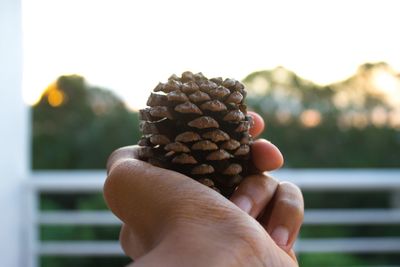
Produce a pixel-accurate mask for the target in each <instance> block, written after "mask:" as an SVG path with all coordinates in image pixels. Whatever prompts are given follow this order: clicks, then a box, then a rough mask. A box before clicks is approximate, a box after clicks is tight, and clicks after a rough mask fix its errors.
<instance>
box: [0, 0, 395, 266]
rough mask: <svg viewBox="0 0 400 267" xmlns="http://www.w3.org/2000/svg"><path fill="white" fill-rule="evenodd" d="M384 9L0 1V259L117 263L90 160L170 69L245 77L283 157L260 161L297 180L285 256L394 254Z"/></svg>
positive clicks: (391, 32)
mask: <svg viewBox="0 0 400 267" xmlns="http://www.w3.org/2000/svg"><path fill="white" fill-rule="evenodd" d="M399 10H400V4H399V3H398V2H397V1H389V0H381V1H377V0H375V1H373V0H368V1H356V0H352V1H311V0H301V1H255V0H254V1H253V0H250V1H201V2H195V1H179V0H169V1H155V0H151V1H141V2H133V1H122V0H117V1H110V0H104V1H91V0H86V1H77V0H70V1H64V0H57V1H50V0H22V1H21V2H19V1H12V0H0V19H1V20H0V22H1V24H0V30H1V31H0V40H2V41H0V43H1V46H0V55H1V57H0V59H2V60H0V70H1V72H0V78H1V80H0V81H1V82H0V84H1V85H0V86H1V87H0V89H1V98H2V100H1V102H0V103H1V105H0V118H1V122H2V125H3V126H2V128H1V130H2V138H1V139H2V140H1V145H2V148H3V149H2V150H3V152H1V153H0V156H1V161H2V165H1V167H2V169H5V170H7V171H6V172H5V173H4V179H3V180H2V182H1V183H0V185H1V187H0V195H1V196H2V199H1V200H2V202H3V203H4V204H2V206H0V207H1V208H3V207H4V209H5V210H6V212H5V213H4V214H3V215H0V216H1V218H2V221H8V222H9V223H8V224H7V223H5V226H4V227H3V231H2V232H0V233H1V234H4V235H5V236H4V237H2V239H1V241H0V249H1V250H2V251H0V255H3V254H4V255H5V256H7V257H8V258H9V259H10V261H9V264H6V265H4V266H6V267H8V266H10V267H12V266H44V267H50V266H55V267H63V266H85V267H86V266H124V265H126V264H127V263H128V262H129V259H128V258H126V257H124V256H123V255H122V252H121V250H120V248H119V245H118V243H117V242H116V241H117V239H118V234H119V222H118V220H117V219H116V218H114V217H113V216H112V215H111V214H110V213H109V212H108V211H107V208H106V205H105V203H104V200H103V198H102V195H101V189H102V184H103V181H104V179H105V176H106V174H105V170H104V167H105V162H106V160H107V157H108V155H109V154H110V153H111V152H112V151H113V150H114V149H116V148H118V147H120V146H125V145H131V144H135V143H136V142H137V141H138V139H139V136H140V134H139V131H138V122H139V120H138V113H137V111H138V110H139V109H140V108H142V107H144V106H145V104H146V99H147V97H148V95H149V94H150V91H151V90H152V89H153V88H154V87H155V86H156V85H157V84H158V82H160V81H161V82H164V81H166V80H167V79H168V77H169V76H170V75H171V74H173V73H176V74H180V73H181V72H183V71H186V70H191V71H193V72H203V73H204V74H205V75H206V76H208V77H211V76H222V77H232V78H235V79H238V80H242V81H243V82H244V83H245V85H246V86H247V88H248V92H249V94H248V98H247V103H248V106H249V108H250V109H251V110H255V111H257V112H259V113H260V114H261V115H262V116H263V117H264V119H265V121H266V122H267V127H266V129H267V130H266V131H265V133H264V134H263V137H264V138H266V139H268V140H270V141H271V142H273V143H274V144H276V145H277V146H278V147H279V148H280V149H281V151H282V153H283V154H284V157H285V166H284V168H283V170H281V171H277V172H275V173H273V174H272V175H275V176H277V177H279V178H280V179H285V180H291V181H293V182H295V183H297V184H298V185H299V186H300V187H302V189H303V192H304V197H305V207H306V218H305V224H304V226H303V228H302V231H301V233H300V240H299V242H298V243H297V245H296V246H297V251H298V255H299V263H300V266H304V267H317V266H381V267H383V266H392V267H393V266H400V38H398V34H396V33H397V31H398V29H397V28H398V25H400V16H399ZM2 36H5V37H6V38H2ZM4 40H5V41H4ZM13 101H14V102H13ZM11 150H12V151H15V153H14V152H10V151H11ZM2 178H3V177H2ZM11 189H12V190H14V191H12V190H11ZM14 202H15V203H14ZM3 216H4V217H3ZM7 218H8V219H9V220H8V219H7ZM12 222H17V223H18V224H20V226H15V225H16V224H12ZM7 227H9V228H7ZM7 229H13V230H16V231H18V234H17V237H18V238H16V240H17V241H9V240H10V238H11V239H13V240H14V238H13V236H12V234H15V233H14V232H10V231H8V230H7ZM9 242H11V243H12V244H13V245H10V243H9ZM2 253H3V254H2ZM19 253H23V255H24V256H23V257H21V256H18V255H21V254H19ZM10 255H11V256H10ZM12 255H16V256H15V258H19V263H18V264H19V265H17V263H15V262H16V261H13V260H12V259H11V258H12ZM21 258H23V259H22V260H21ZM6 262H7V261H6Z"/></svg>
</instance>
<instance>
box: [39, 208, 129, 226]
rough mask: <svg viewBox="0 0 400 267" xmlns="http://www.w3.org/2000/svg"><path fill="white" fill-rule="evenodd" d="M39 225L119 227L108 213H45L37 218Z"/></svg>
mask: <svg viewBox="0 0 400 267" xmlns="http://www.w3.org/2000/svg"><path fill="white" fill-rule="evenodd" d="M38 221H39V223H40V224H41V225H120V224H121V222H120V221H119V220H118V218H117V217H115V216H114V215H113V214H112V213H111V212H109V211H61V212H60V211H46V212H41V213H40V214H39V216H38Z"/></svg>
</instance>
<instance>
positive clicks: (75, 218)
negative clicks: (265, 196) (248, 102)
mask: <svg viewBox="0 0 400 267" xmlns="http://www.w3.org/2000/svg"><path fill="white" fill-rule="evenodd" d="M271 175H272V176H274V177H277V178H278V179H280V180H287V181H291V182H293V183H295V184H297V185H298V186H299V187H300V188H301V189H302V190H303V191H314V192H320V191H324V192H325V191H337V192H352V191H354V192H356V191H357V192H360V191H387V192H389V193H392V194H396V193H397V194H398V193H399V192H400V170H397V169H390V170H377V169H370V170H369V169H362V170H357V169H348V170H347V169H345V170H343V169H339V170H337V169H332V170H331V169H328V170H326V169H321V170H319V169H317V170H316V169H299V170H297V169H284V170H280V171H276V172H273V173H271ZM105 177H106V173H105V171H41V172H33V173H32V174H31V177H30V179H29V182H28V183H27V184H26V188H25V189H26V190H27V193H28V194H27V196H28V199H27V203H28V206H27V208H28V210H27V215H28V220H29V224H28V225H29V229H28V234H29V242H28V245H29V248H28V249H29V252H30V256H31V259H30V261H29V264H28V265H29V266H30V267H37V266H39V257H40V256H41V255H60V256H61V255H62V256H83V255H86V256H109V255H122V254H123V253H122V250H121V248H120V246H119V244H118V242H117V241H96V240H93V241H41V240H40V238H39V228H40V226H45V225H73V226H75V225H85V226H87V225H89V226H90V225H91V226H118V225H120V221H119V220H118V219H117V218H116V217H115V216H114V215H113V214H112V213H111V212H109V211H87V210H85V211H78V210H73V211H70V210H68V211H66V210H61V211H60V210H57V211H42V210H40V207H39V204H38V203H39V198H40V195H41V194H44V193H63V194H74V193H99V192H101V191H102V188H103V184H104V181H105ZM304 224H305V225H310V226H315V225H321V226H322V225H341V226H351V225H398V224H400V207H394V208H385V209H376V208H374V209H370V208H366V209H355V208H351V209H307V210H306V211H305V219H304ZM296 250H297V252H299V253H321V252H339V253H393V252H394V253H399V252H400V237H357V238H354V237H351V238H350V237H349V238H347V237H343V238H303V239H300V240H298V241H297V243H296Z"/></svg>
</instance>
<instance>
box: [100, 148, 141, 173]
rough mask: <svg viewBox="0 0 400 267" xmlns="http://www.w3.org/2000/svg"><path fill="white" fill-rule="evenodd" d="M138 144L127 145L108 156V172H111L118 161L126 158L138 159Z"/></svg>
mask: <svg viewBox="0 0 400 267" xmlns="http://www.w3.org/2000/svg"><path fill="white" fill-rule="evenodd" d="M138 149H139V147H138V146H125V147H121V148H118V149H117V150H115V151H114V152H113V153H111V155H110V156H109V157H108V160H107V173H110V171H111V169H112V168H113V166H115V165H117V163H118V161H121V160H124V159H137V158H138Z"/></svg>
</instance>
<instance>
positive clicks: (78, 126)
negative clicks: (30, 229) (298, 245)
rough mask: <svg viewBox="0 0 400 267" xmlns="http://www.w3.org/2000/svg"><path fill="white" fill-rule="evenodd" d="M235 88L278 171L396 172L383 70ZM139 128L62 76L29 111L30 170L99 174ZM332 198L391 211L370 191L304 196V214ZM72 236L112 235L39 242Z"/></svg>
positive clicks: (84, 201) (394, 131)
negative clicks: (270, 146) (280, 165)
mask: <svg viewBox="0 0 400 267" xmlns="http://www.w3.org/2000/svg"><path fill="white" fill-rule="evenodd" d="M243 82H244V83H245V84H246V86H247V88H248V91H249V94H248V98H247V103H248V106H249V108H250V109H251V110H255V111H257V112H259V113H260V114H261V115H262V116H263V117H264V119H265V120H266V122H267V130H266V131H265V132H264V134H263V137H264V138H266V139H269V140H271V141H272V142H273V143H275V144H276V145H277V146H278V147H279V148H280V149H281V151H282V152H283V154H284V156H285V167H290V168H351V167H357V168H387V167H389V168H392V167H397V168H398V167H400V153H399V152H398V151H400V76H399V74H398V73H396V72H395V71H394V70H393V69H391V68H390V66H388V65H387V64H385V63H376V64H364V65H362V66H360V67H359V69H358V71H357V73H356V74H355V75H354V76H352V77H350V78H348V79H347V80H344V81H341V82H337V83H334V84H330V85H325V86H321V85H317V84H315V83H313V82H311V81H307V80H305V79H302V78H301V77H299V76H298V75H296V74H295V73H293V72H291V71H289V70H287V69H285V68H283V67H279V68H276V69H273V70H269V71H260V72H254V73H252V74H250V75H249V76H247V77H246V78H245V79H244V80H243ZM149 93H150V90H149ZM138 124H139V120H138V114H137V113H136V112H133V111H131V110H129V109H127V108H126V106H125V104H124V103H123V102H122V101H121V100H120V99H119V98H118V97H116V96H115V95H114V94H112V93H111V92H110V91H108V90H105V89H102V88H98V87H95V86H91V85H89V84H87V83H86V81H85V79H84V78H83V77H81V76H78V75H70V76H61V77H59V78H58V80H57V81H56V82H54V83H52V84H51V85H50V86H49V87H48V88H47V89H46V90H45V92H44V93H43V95H42V97H41V99H40V101H39V102H38V104H36V105H35V106H33V107H32V167H33V169H35V170H40V169H104V168H105V163H106V160H107V157H108V156H109V154H110V153H111V152H112V151H113V150H114V149H116V148H118V147H121V146H126V145H131V144H135V143H136V142H137V140H139V137H140V133H139V131H138ZM332 199H334V203H335V205H336V206H335V207H342V208H343V207H349V206H351V205H354V204H355V203H356V204H357V205H358V206H357V207H362V206H363V205H366V206H367V205H369V207H371V205H375V206H376V207H387V206H388V205H390V203H389V200H388V197H387V196H383V195H379V194H378V195H374V196H372V195H371V194H367V195H356V194H353V195H346V197H343V196H342V195H340V194H339V195H334V194H326V193H320V194H308V195H307V194H306V195H305V202H306V206H307V207H308V208H322V207H324V205H325V204H326V205H328V204H327V203H331V202H332ZM366 200H371V201H366ZM367 202H368V203H367ZM321 203H322V204H321ZM318 205H319V206H318ZM375 206H374V207H375ZM41 207H42V209H47V210H53V209H55V210H56V209H59V208H64V209H65V208H69V209H71V208H76V209H91V208H101V209H106V206H105V204H104V201H103V199H102V196H101V195H94V196H89V197H87V196H81V195H75V196H74V197H73V198H68V197H67V196H63V195H47V196H44V197H43V199H42V203H41ZM381 230H382V231H383V232H382V233H381V234H383V235H385V234H387V235H393V234H396V233H397V234H398V235H400V229H398V227H397V228H385V229H381ZM357 234H359V235H367V236H368V235H371V234H373V231H372V230H371V229H369V228H365V229H364V228H362V229H361V228H357V229H350V228H348V229H343V228H334V227H328V228H324V229H316V228H313V229H308V228H305V229H303V231H302V235H303V236H304V237H318V236H332V237H336V236H340V235H343V236H349V235H357ZM71 236H75V238H77V239H79V240H81V239H84V240H85V239H90V238H95V239H103V240H104V239H115V238H117V237H118V229H116V228H114V229H108V230H105V229H99V228H95V227H92V228H90V229H89V228H84V229H75V228H74V229H73V228H71V227H69V228H68V227H44V228H42V229H41V238H42V239H43V240H57V239H68V238H71ZM369 260H371V259H367V258H365V257H363V256H360V257H357V256H350V255H348V256H346V257H337V255H327V256H323V255H320V256H315V255H304V256H302V258H300V262H301V266H307V267H313V266H324V265H326V264H327V263H329V264H330V266H343V265H351V264H353V265H355V264H360V265H361V264H367V263H368V261H369ZM397 260H398V258H397ZM127 262H128V261H127V259H126V258H124V259H113V260H111V261H104V260H102V259H69V260H66V259H60V258H44V259H43V266H58V267H62V266H70V265H74V266H121V265H122V264H126V263H127ZM381 263H382V261H381ZM387 263H388V264H389V263H390V261H387ZM104 264H105V265H104ZM335 264H336V265H335Z"/></svg>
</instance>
